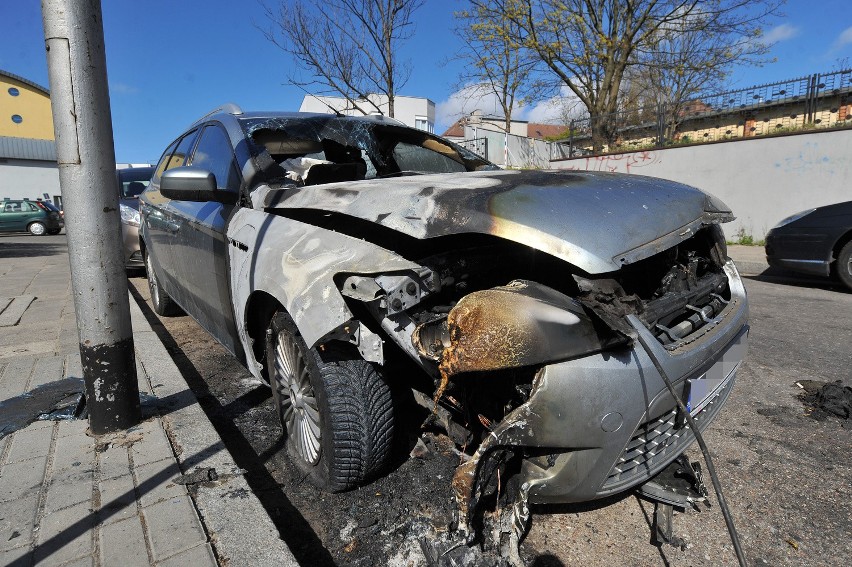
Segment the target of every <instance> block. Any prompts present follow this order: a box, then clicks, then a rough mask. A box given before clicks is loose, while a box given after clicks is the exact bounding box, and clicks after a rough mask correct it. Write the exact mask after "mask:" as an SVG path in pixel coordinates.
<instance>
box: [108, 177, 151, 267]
mask: <svg viewBox="0 0 852 567" xmlns="http://www.w3.org/2000/svg"><path fill="white" fill-rule="evenodd" d="M153 173H154V168H153V167H129V168H125V169H119V170H116V172H115V177H116V180H117V181H118V199H119V209H120V211H121V240H122V243H123V246H124V263H125V266H126V267H127V268H144V267H145V261H144V260H143V258H142V251H141V249H140V248H139V195H140V194H141V193H142V191H144V190H145V188H146V187H148V183H149V182H150V181H151V175H152V174H153Z"/></svg>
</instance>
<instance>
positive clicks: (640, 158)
mask: <svg viewBox="0 0 852 567" xmlns="http://www.w3.org/2000/svg"><path fill="white" fill-rule="evenodd" d="M658 161H659V157H658V156H657V154H656V152H653V151H650V150H645V151H641V152H631V153H629V154H614V155H608V156H595V157H587V158H582V159H575V160H572V162H571V164H570V165H568V166H567V167H566V168H565V169H573V170H576V171H608V172H610V173H641V171H640V172H637V171H635V170H636V169H639V168H642V167H646V166H649V165H653V164H655V163H657V162H658Z"/></svg>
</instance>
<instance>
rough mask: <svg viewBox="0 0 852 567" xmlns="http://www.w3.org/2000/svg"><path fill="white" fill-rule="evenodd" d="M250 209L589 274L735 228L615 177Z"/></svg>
mask: <svg viewBox="0 0 852 567" xmlns="http://www.w3.org/2000/svg"><path fill="white" fill-rule="evenodd" d="M254 197H259V198H260V200H261V203H258V205H261V206H263V207H264V208H271V209H311V210H320V211H327V212H334V213H340V214H344V215H349V216H352V217H357V218H359V219H362V220H365V221H369V222H374V223H377V224H380V225H383V226H385V227H387V228H390V229H393V230H395V231H398V232H401V233H404V234H406V235H408V236H412V237H414V238H419V239H427V238H434V237H439V236H446V235H451V234H463V233H481V234H491V235H494V236H498V237H501V238H505V239H507V240H511V241H514V242H518V243H521V244H525V245H527V246H530V247H532V248H535V249H538V250H541V251H543V252H546V253H548V254H550V255H553V256H556V257H558V258H560V259H562V260H564V261H566V262H569V263H571V264H573V265H574V266H576V267H578V268H580V269H581V270H584V271H585V272H587V273H590V274H599V273H605V272H611V271H614V270H617V269H619V267H620V266H622V265H625V264H630V263H632V262H635V261H638V260H641V259H642V258H646V257H648V256H651V255H653V254H655V253H657V252H659V251H661V250H665V249H667V248H670V247H671V246H674V245H675V244H677V243H678V242H680V241H682V240H685V239H686V238H689V237H690V236H692V235H693V234H694V233H695V231H697V230H698V229H700V228H701V226H702V225H705V224H711V223H716V222H728V221H730V220H733V218H734V217H733V215H732V214H731V211H730V209H729V208H728V207H727V206H726V205H724V203H722V202H721V201H719V200H718V199H716V198H715V197H712V196H710V195H708V194H706V193H703V192H702V191H700V190H698V189H695V188H694V187H689V186H687V185H683V184H680V183H675V182H672V181H666V180H663V179H656V178H652V177H644V176H638V175H626V174H615V173H597V172H565V171H480V172H468V173H447V174H430V175H411V176H406V177H393V178H384V179H371V180H364V181H355V182H344V183H331V184H328V185H313V186H307V187H284V188H280V189H274V190H269V191H267V192H266V193H265V194H263V195H255V196H254Z"/></svg>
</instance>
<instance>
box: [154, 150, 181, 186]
mask: <svg viewBox="0 0 852 567" xmlns="http://www.w3.org/2000/svg"><path fill="white" fill-rule="evenodd" d="M176 147H177V141H175V142H173V143H172V145H171V146H169V147H168V149H167V150H166V151H164V152H163V157H161V158H160V162H159V163H158V164H157V168H156V169H155V170H154V177H153V180H154V181H155V182H159V181H160V175H162V173H163V172H164V171H165V170H166V165H167V164H168V163H169V158H170V157H172V154H173V153H174V151H175V148H176Z"/></svg>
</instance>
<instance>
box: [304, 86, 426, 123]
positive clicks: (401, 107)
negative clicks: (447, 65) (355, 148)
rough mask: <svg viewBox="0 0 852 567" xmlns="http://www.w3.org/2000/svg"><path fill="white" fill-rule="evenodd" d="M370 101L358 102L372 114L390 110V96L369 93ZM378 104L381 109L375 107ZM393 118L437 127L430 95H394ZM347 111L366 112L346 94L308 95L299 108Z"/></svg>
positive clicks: (321, 111)
mask: <svg viewBox="0 0 852 567" xmlns="http://www.w3.org/2000/svg"><path fill="white" fill-rule="evenodd" d="M368 98H369V102H368V101H363V103H359V104H358V106H359V107H361V108H363V109H364V110H365V111H366V112H367V113H369V114H384V115H387V114H388V97H387V96H385V95H369V96H368ZM376 107H378V108H379V109H380V110H381V112H379V111H378V110H376ZM393 107H394V118H395V119H396V120H399V121H400V122H402V123H403V124H405V125H406V126H411V127H412V128H417V129H419V130H426V131H427V132H434V131H435V103H434V102H432V101H431V100H429V99H428V98H420V97H414V96H401V95H396V96H395V97H394V104H393ZM332 109H333V110H336V111H338V112H340V113H341V114H346V115H347V116H361V115H362V114H363V113H362V112H361V111H359V110H357V109H355V108H353V106H352V104H351V103H350V102H349V101H348V100H346V99H345V98H343V97H336V96H320V95H305V98H304V99H303V100H302V106H300V107H299V112H318V113H320V114H332V113H333V110H332Z"/></svg>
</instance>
